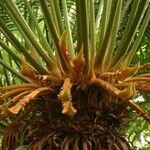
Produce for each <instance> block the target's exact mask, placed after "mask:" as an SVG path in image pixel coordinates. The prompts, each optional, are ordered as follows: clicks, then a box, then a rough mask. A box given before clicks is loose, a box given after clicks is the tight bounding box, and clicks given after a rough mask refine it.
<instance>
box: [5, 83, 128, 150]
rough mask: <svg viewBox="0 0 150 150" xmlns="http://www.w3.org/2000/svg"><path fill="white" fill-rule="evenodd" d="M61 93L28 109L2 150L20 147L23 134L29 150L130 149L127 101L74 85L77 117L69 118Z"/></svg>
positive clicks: (53, 93)
mask: <svg viewBox="0 0 150 150" xmlns="http://www.w3.org/2000/svg"><path fill="white" fill-rule="evenodd" d="M58 89H59V87H56V88H55V92H52V93H45V94H44V95H42V96H40V97H39V98H38V99H39V100H37V101H34V102H32V104H30V106H29V105H28V106H27V107H26V110H27V111H26V114H24V115H23V116H20V117H19V118H20V119H17V120H16V122H15V123H13V124H12V125H11V128H9V129H8V130H9V131H8V132H7V134H6V135H5V137H4V139H3V148H2V149H3V150H6V149H9V150H14V149H15V148H16V147H18V146H19V144H20V143H18V138H20V137H21V136H22V134H24V136H23V138H24V141H23V143H24V145H27V149H28V150H37V149H38V150H59V149H60V150H100V149H102V150H119V149H121V150H122V149H124V150H128V149H130V145H129V144H128V142H127V141H126V139H125V138H124V137H123V136H124V133H125V132H124V131H125V127H126V121H125V120H126V111H127V105H126V102H125V101H123V100H121V99H119V98H117V97H115V96H113V95H111V94H110V93H108V92H106V91H105V90H104V89H102V88H99V87H97V86H95V85H91V86H89V87H86V88H85V89H82V88H80V87H78V86H76V85H74V86H73V87H72V90H71V95H72V99H73V101H72V103H73V106H74V107H75V108H76V110H77V113H76V114H75V115H74V116H72V117H68V116H66V115H64V114H62V104H61V101H60V100H59V99H58V96H57V95H58V93H59V91H58ZM29 116H30V117H29ZM23 117H25V118H24V120H22V118H23ZM12 127H13V128H12ZM22 131H24V132H22ZM19 141H20V140H19ZM10 143H12V144H10Z"/></svg>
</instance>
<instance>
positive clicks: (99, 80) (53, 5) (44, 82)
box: [0, 0, 150, 149]
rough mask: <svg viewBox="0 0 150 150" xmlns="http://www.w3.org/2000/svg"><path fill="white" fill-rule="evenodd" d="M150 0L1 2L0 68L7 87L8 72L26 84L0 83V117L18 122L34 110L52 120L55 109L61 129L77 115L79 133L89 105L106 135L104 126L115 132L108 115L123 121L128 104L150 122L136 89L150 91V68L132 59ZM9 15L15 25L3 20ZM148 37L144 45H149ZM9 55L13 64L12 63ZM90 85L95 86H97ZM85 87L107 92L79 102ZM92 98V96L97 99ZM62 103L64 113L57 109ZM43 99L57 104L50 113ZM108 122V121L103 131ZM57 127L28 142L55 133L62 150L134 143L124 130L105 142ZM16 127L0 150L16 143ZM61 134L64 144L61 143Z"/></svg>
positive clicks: (36, 145)
mask: <svg viewBox="0 0 150 150" xmlns="http://www.w3.org/2000/svg"><path fill="white" fill-rule="evenodd" d="M149 3H150V2H149V0H144V1H141V0H116V1H112V0H102V1H99V0H97V1H93V0H89V1H88V0H83V1H81V0H76V1H66V0H63V1H58V0H36V1H31V3H29V1H28V0H19V1H13V0H1V2H0V11H1V13H0V15H1V16H2V17H1V18H0V31H1V32H2V34H1V37H2V38H1V39H0V45H1V47H2V52H1V53H0V54H1V55H0V64H1V65H2V66H3V68H0V69H1V70H2V69H4V71H1V72H2V73H3V72H4V73H5V77H6V81H7V83H8V85H9V84H10V79H9V78H8V73H9V72H11V78H12V76H14V75H15V76H17V77H18V78H19V79H21V80H22V81H23V82H26V83H25V84H19V85H18V84H16V85H10V86H7V87H0V91H1V96H0V99H1V100H2V102H1V105H0V112H1V115H0V117H1V118H2V119H5V118H8V117H9V118H10V119H11V121H12V124H14V122H19V121H20V120H22V119H21V118H22V117H23V116H26V117H27V116H31V115H30V114H31V112H32V111H33V112H36V117H37V118H38V111H39V110H40V111H41V112H42V113H43V114H44V113H46V115H48V116H49V117H48V118H49V119H48V120H49V122H50V123H51V124H54V122H55V119H54V118H53V117H54V116H55V115H58V116H57V117H58V118H57V119H58V120H59V119H60V120H59V121H61V123H62V124H61V123H60V124H61V125H62V126H61V125H60V126H61V128H63V123H64V124H65V127H64V128H68V126H67V124H68V123H67V119H66V118H64V115H66V116H69V117H71V118H73V121H71V119H70V122H71V129H72V130H75V131H76V132H78V131H77V130H78V129H77V128H75V127H74V126H75V124H76V123H77V122H75V120H76V117H77V118H78V117H79V118H80V119H79V122H80V121H81V122H82V120H81V118H82V117H83V118H84V117H85V118H86V117H87V116H86V115H85V114H82V113H83V112H84V111H86V113H87V112H88V111H89V110H88V109H90V111H91V115H92V116H93V117H95V114H96V117H95V119H94V121H93V124H94V125H95V126H96V128H95V130H96V131H97V132H98V131H100V133H99V136H100V135H101V133H102V134H104V135H105V134H106V133H105V130H108V132H109V136H110V137H111V136H114V135H115V134H116V133H115V130H114V131H113V130H112V129H111V127H110V126H108V124H109V121H110V119H109V118H111V119H112V120H113V119H114V120H113V121H115V120H117V121H116V122H119V124H121V123H120V122H122V115H125V114H126V111H127V108H128V106H129V107H130V108H132V109H133V110H135V111H136V112H137V113H138V114H139V115H141V116H142V117H143V118H144V119H145V120H146V121H148V122H150V117H149V116H148V113H147V112H145V111H144V109H143V108H141V107H140V106H139V105H138V104H137V103H135V101H134V96H135V95H136V93H137V91H139V90H141V91H144V92H150V85H149V83H150V75H149V74H143V72H144V71H143V70H145V69H149V68H150V65H149V64H140V63H137V64H135V63H134V65H132V64H131V61H132V59H133V56H134V55H135V53H136V51H137V49H138V47H139V45H140V43H141V41H142V37H143V35H144V33H145V30H146V27H147V26H148V23H149V20H150V15H149V14H150V4H149ZM22 8H23V9H22ZM10 19H11V20H12V22H11V24H9V23H7V21H6V20H10ZM126 22H127V23H126ZM16 29H17V30H16ZM147 32H148V28H147ZM5 41H7V43H6V42H5ZM144 42H146V40H144ZM144 42H142V43H143V44H144V45H146V46H147V45H148V44H145V43H144ZM141 49H143V48H142V47H141ZM144 50H147V48H145V49H144ZM137 54H138V53H137ZM8 59H9V62H10V64H8V63H7V62H8ZM12 68H14V69H12ZM6 70H8V71H9V72H8V71H6ZM19 70H21V71H20V72H19ZM140 72H142V73H140ZM61 87H62V88H61ZM93 88H96V92H95V91H93ZM59 89H60V91H59ZM88 89H91V91H93V92H94V93H95V95H98V94H100V95H101V96H102V98H101V100H100V102H99V103H98V104H97V102H96V101H94V102H93V100H92V99H90V98H87V105H85V106H82V105H83V102H82V100H84V98H85V97H84V96H83V95H82V92H83V91H84V92H85V91H86V90H87V91H88ZM76 93H77V95H76ZM85 93H86V92H85ZM86 94H87V93H86ZM72 95H73V96H72ZM95 95H94V96H95ZM76 96H78V97H79V100H78V98H76ZM88 96H90V93H89V95H88V94H87V97H88ZM92 96H93V95H92ZM94 96H93V97H92V98H94V99H96V100H99V98H96V96H95V97H94ZM48 97H50V98H48ZM108 97H109V98H108ZM40 99H42V100H43V104H41V102H40ZM47 99H49V101H47ZM107 99H108V100H107ZM36 101H37V102H36ZM60 102H61V103H60ZM47 103H49V104H47ZM60 104H62V114H64V115H62V114H61V113H60V112H61V111H60V107H61V105H60ZM43 105H46V110H47V107H48V108H51V109H52V107H54V106H55V107H56V108H57V109H56V111H55V110H53V109H52V110H47V112H48V114H47V112H44V110H41V107H44V108H45V106H43ZM96 105H97V106H96ZM109 105H110V106H109ZM32 106H33V108H32ZM82 107H83V108H82ZM103 107H104V110H103V109H102V108H103ZM113 107H114V108H113ZM93 109H94V113H95V114H94V115H93V114H92V111H93ZM101 109H102V112H101ZM108 110H109V111H108ZM107 111H108V112H107ZM103 113H104V115H103ZM105 113H106V114H105ZM80 115H81V116H80ZM12 116H15V117H14V118H13V117H12ZM43 116H45V115H43ZM43 116H42V117H43ZM60 116H61V117H62V119H64V120H62V119H61V117H60ZM105 116H106V119H104V118H105ZM59 117H60V118H59ZM88 117H89V118H90V116H88ZM97 117H100V118H101V123H100V122H98V121H97V120H99V118H97ZM120 118H121V119H120ZM18 120H19V121H18ZM85 120H86V119H85ZM87 120H88V119H87ZM88 121H89V120H88ZM83 122H84V121H83ZM103 122H107V123H108V124H107V125H106V126H108V127H106V129H105V123H103ZM89 123H90V122H89ZM39 124H40V123H39ZM26 125H27V124H26V123H25V126H26ZM40 125H41V124H40ZM80 125H81V126H80ZM82 125H83V124H82V123H81V124H80V123H79V126H80V127H79V128H82V129H81V131H80V132H82V133H83V134H84V131H82V130H83V127H82ZM90 125H91V124H90ZM113 126H116V124H115V123H114V124H113ZM99 127H101V128H99ZM58 128H59V127H58ZM87 128H89V127H87ZM26 129H27V128H26ZM52 129H53V125H52V126H51V129H50V131H49V132H50V133H51V134H48V135H47V134H46V135H43V137H42V138H39V139H38V140H37V141H34V142H33V143H32V142H31V143H30V142H29V147H32V148H34V149H38V148H40V149H42V148H44V146H45V145H44V144H45V143H46V142H47V140H48V139H53V142H52V141H51V142H50V144H49V145H51V146H52V145H53V144H54V145H55V147H59V146H60V147H61V149H69V145H71V147H72V148H74V149H75V148H76V149H79V148H80V147H83V149H88V147H91V148H92V147H95V146H97V147H98V148H100V147H102V148H106V147H105V146H107V149H112V148H115V149H118V148H120V149H121V148H126V149H130V148H129V147H130V146H129V144H128V143H127V142H126V141H125V140H124V139H123V138H122V137H120V135H119V134H116V137H115V139H114V140H113V139H109V136H108V137H107V136H106V137H107V141H106V142H103V140H100V139H99V138H97V137H96V136H95V135H94V138H95V141H93V139H92V138H87V137H86V138H84V139H83V140H82V139H81V138H80V137H79V138H76V137H72V138H69V135H68V134H66V136H64V134H63V133H61V134H62V135H61V136H62V137H59V136H60V135H59V134H57V132H55V133H54V132H52V131H51V130H52ZM35 130H36V129H35ZM79 130H80V129H79ZM88 130H89V129H88ZM14 131H15V130H14ZM14 131H12V132H10V134H9V133H7V134H5V138H4V141H6V140H8V139H9V140H10V141H9V142H11V143H13V142H14V144H12V145H7V144H6V143H5V142H4V143H5V145H4V144H3V149H9V148H10V147H11V148H12V147H13V148H15V147H16V146H17V145H18V143H17V141H15V138H19V136H20V134H19V133H20V131H19V129H17V131H16V134H15V135H13V132H14ZM61 132H65V131H64V130H61ZM15 136H16V137H15ZM57 136H58V138H60V139H61V140H63V142H61V143H59V142H58V143H57V142H56V141H57V140H56V139H57ZM86 136H87V135H86ZM10 137H11V138H10ZM109 140H110V141H109ZM9 142H8V143H9ZM109 142H110V143H109ZM111 142H113V143H111ZM27 143H28V142H27ZM108 143H109V144H108ZM81 145H82V146H81ZM32 148H31V149H32Z"/></svg>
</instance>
